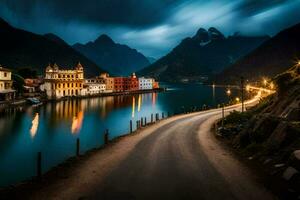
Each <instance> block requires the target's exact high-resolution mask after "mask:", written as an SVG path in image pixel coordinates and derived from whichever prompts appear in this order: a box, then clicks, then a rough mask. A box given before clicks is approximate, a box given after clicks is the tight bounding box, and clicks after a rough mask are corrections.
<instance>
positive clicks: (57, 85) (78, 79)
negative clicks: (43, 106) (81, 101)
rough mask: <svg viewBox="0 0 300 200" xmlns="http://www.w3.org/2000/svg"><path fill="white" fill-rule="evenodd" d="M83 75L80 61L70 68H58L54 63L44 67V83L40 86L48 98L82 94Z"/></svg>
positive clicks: (83, 93)
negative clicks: (73, 67)
mask: <svg viewBox="0 0 300 200" xmlns="http://www.w3.org/2000/svg"><path fill="white" fill-rule="evenodd" d="M83 83H84V75H83V67H82V65H81V64H80V63H78V65H77V66H76V67H75V69H72V70H60V69H59V67H58V66H57V65H56V64H54V65H53V66H50V65H49V66H48V67H47V68H46V75H45V83H44V85H43V86H42V87H41V89H44V90H45V91H46V94H47V97H48V98H50V99H51V98H62V97H71V96H83V95H85V92H84V90H83Z"/></svg>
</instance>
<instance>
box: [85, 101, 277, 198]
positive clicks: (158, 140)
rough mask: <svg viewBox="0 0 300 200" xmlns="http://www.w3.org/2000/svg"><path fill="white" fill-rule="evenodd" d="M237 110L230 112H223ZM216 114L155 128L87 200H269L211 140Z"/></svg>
mask: <svg viewBox="0 0 300 200" xmlns="http://www.w3.org/2000/svg"><path fill="white" fill-rule="evenodd" d="M250 103H254V101H251V102H248V104H250ZM239 107H240V105H238V106H232V107H229V108H227V110H226V112H227V113H228V112H229V111H231V110H233V109H237V108H239ZM220 114H221V110H220V109H219V110H211V111H207V112H201V113H198V114H191V115H188V116H186V117H183V118H179V119H176V120H172V121H170V122H169V123H166V124H164V125H162V126H160V127H159V128H157V129H156V130H155V131H153V132H152V133H151V134H150V135H148V136H147V137H145V138H143V139H142V140H141V141H140V142H139V143H138V144H137V145H136V146H135V147H134V149H133V150H132V151H131V153H130V155H129V156H128V157H126V159H124V160H123V161H122V162H121V163H120V164H119V165H118V167H116V168H115V169H114V170H112V171H111V173H110V174H109V175H108V176H107V177H106V178H105V179H104V180H103V182H102V183H101V185H99V186H100V187H97V188H94V189H93V190H91V195H90V196H89V197H90V198H95V199H96V198H100V199H207V200H209V199H210V200H211V199H223V200H226V199H272V196H271V195H270V194H269V193H268V192H267V191H265V189H264V188H263V187H262V186H260V185H258V184H257V183H256V182H255V180H254V179H253V175H251V173H250V172H249V171H248V170H247V169H246V168H245V167H244V166H242V165H241V164H240V163H239V162H238V161H236V160H235V159H234V158H233V157H232V156H231V155H230V154H229V153H228V152H227V151H226V150H225V149H223V148H222V147H220V145H218V144H217V143H216V141H215V139H214V136H212V135H211V131H210V128H211V126H212V124H213V123H214V121H215V120H216V119H217V118H219V117H220ZM211 157H213V159H211ZM218 165H220V166H218Z"/></svg>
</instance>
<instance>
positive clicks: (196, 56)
mask: <svg viewBox="0 0 300 200" xmlns="http://www.w3.org/2000/svg"><path fill="white" fill-rule="evenodd" d="M268 39H269V37H268V36H260V37H248V36H240V35H233V36H230V37H227V38H226V37H225V36H224V35H223V34H222V33H221V32H220V31H218V30H217V29H216V28H209V29H208V30H205V29H203V28H200V29H199V30H198V31H197V33H196V34H195V35H194V36H193V37H188V38H185V39H183V40H182V41H181V43H180V44H179V45H178V46H176V47H175V48H174V49H173V50H172V51H171V52H170V53H168V54H167V55H166V56H164V57H162V58H161V59H159V60H157V61H156V62H155V63H153V64H151V65H150V66H149V67H147V68H145V69H143V70H141V71H139V72H138V74H139V75H144V76H153V77H155V78H157V79H159V80H163V81H172V82H173V81H182V80H189V81H192V80H195V81H198V80H201V79H202V78H203V77H211V76H213V75H214V74H217V73H219V72H221V71H222V70H223V69H224V68H226V67H228V66H230V65H232V64H233V63H234V62H235V61H236V60H238V59H239V58H241V57H243V56H244V55H246V54H247V53H249V52H250V51H252V50H254V49H255V48H256V47H258V46H259V45H260V44H261V43H263V42H264V41H266V40H268Z"/></svg>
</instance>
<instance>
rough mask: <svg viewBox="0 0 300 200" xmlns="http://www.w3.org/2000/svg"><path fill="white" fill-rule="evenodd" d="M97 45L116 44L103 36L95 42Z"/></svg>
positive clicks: (106, 36)
mask: <svg viewBox="0 0 300 200" xmlns="http://www.w3.org/2000/svg"><path fill="white" fill-rule="evenodd" d="M95 43H102V44H114V43H115V42H114V41H113V40H112V39H111V38H110V37H109V36H108V35H106V34H102V35H100V36H99V37H98V38H97V39H96V40H95Z"/></svg>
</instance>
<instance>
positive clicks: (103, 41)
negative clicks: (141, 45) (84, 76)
mask: <svg viewBox="0 0 300 200" xmlns="http://www.w3.org/2000/svg"><path fill="white" fill-rule="evenodd" d="M73 48H74V49H76V50H77V51H79V52H81V53H82V54H83V55H85V56H86V57H88V58H89V59H91V60H93V61H94V62H95V63H97V64H98V65H100V66H103V68H104V69H106V70H107V71H109V72H111V73H112V74H116V75H128V74H130V73H132V72H136V71H138V70H141V69H142V68H144V67H145V66H148V65H149V64H150V63H149V61H148V59H147V58H146V57H145V56H144V55H143V54H141V53H139V52H138V51H137V50H135V49H132V48H130V47H128V46H127V45H122V44H117V43H115V42H114V41H113V40H112V39H111V38H110V37H108V36H107V35H101V36H100V37H98V38H97V39H96V40H95V41H93V42H88V43H86V44H79V43H77V44H75V45H73Z"/></svg>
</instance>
